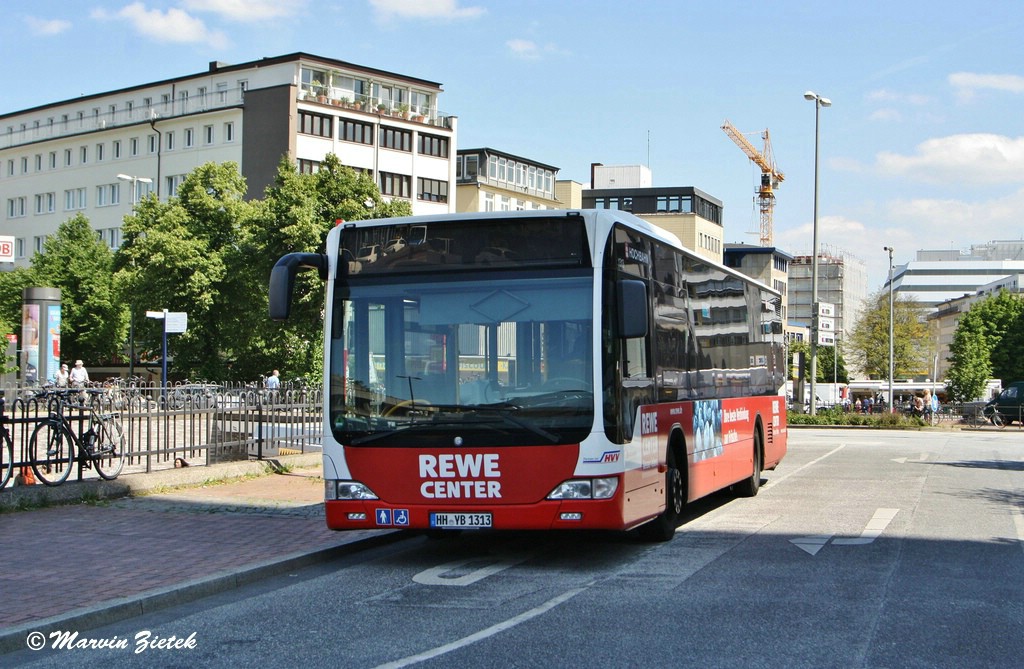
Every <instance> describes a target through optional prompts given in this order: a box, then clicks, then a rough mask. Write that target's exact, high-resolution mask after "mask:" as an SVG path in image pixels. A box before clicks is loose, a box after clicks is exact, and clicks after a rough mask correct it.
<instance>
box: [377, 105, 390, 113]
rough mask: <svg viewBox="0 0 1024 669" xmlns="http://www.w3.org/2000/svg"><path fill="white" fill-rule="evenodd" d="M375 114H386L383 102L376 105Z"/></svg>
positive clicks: (386, 107) (386, 109)
mask: <svg viewBox="0 0 1024 669" xmlns="http://www.w3.org/2000/svg"><path fill="white" fill-rule="evenodd" d="M377 113H378V114H387V113H388V106H387V105H386V104H385V103H383V102H378V103H377ZM388 115H389V116H390V114H388Z"/></svg>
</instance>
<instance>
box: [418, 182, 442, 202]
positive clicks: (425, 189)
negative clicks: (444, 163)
mask: <svg viewBox="0 0 1024 669" xmlns="http://www.w3.org/2000/svg"><path fill="white" fill-rule="evenodd" d="M416 181H417V182H418V188H417V189H416V190H417V197H419V199H421V200H425V201H427V202H447V201H448V182H447V181H440V180H438V179H424V178H423V177H420V178H418V179H417V180H416Z"/></svg>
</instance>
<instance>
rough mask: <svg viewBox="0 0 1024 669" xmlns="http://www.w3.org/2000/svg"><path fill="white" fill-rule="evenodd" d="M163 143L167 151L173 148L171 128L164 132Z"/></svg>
mask: <svg viewBox="0 0 1024 669" xmlns="http://www.w3.org/2000/svg"><path fill="white" fill-rule="evenodd" d="M164 145H165V146H166V147H167V150H168V151H173V150H174V131H173V130H168V131H167V132H165V133H164Z"/></svg>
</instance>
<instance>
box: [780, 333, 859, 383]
mask: <svg viewBox="0 0 1024 669" xmlns="http://www.w3.org/2000/svg"><path fill="white" fill-rule="evenodd" d="M837 352H838V355H836V354H837ZM795 353H803V354H804V367H803V371H804V379H805V380H808V381H809V380H810V378H811V346H810V344H809V343H808V342H805V341H792V342H790V343H789V354H788V356H789V370H792V369H793V365H794V363H793V358H794V354H795ZM837 363H838V365H839V367H838V369H837V368H836V364H837ZM817 372H818V373H817V378H816V379H815V383H832V382H833V379H835V380H836V382H837V383H849V382H850V375H849V373H848V372H847V371H846V361H845V360H844V358H843V353H842V351H839V350H838V347H835V346H819V347H818V367H817Z"/></svg>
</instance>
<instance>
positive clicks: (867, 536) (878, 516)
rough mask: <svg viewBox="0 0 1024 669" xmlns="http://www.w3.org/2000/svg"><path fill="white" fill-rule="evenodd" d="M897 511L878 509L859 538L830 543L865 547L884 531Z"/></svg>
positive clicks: (837, 540)
mask: <svg viewBox="0 0 1024 669" xmlns="http://www.w3.org/2000/svg"><path fill="white" fill-rule="evenodd" d="M899 512H900V510H899V509H879V510H878V511H875V515H873V516H872V517H871V520H869V521H868V524H867V527H865V528H864V531H863V532H861V535H860V536H859V537H854V538H848V539H836V540H835V541H833V542H832V544H833V545H834V546H865V545H867V544H870V543H871V542H873V541H874V540H875V539H877V538H878V537H879V535H881V534H882V532H884V531H885V528H886V527H888V526H889V523H891V522H892V519H893V518H895V517H896V514H897V513H899Z"/></svg>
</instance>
